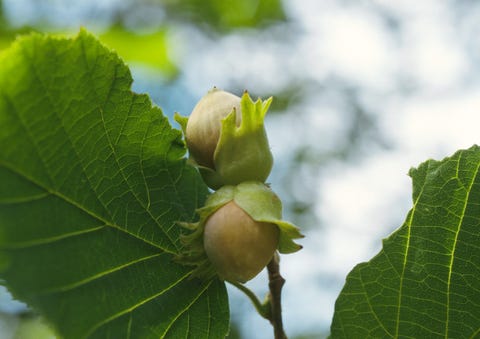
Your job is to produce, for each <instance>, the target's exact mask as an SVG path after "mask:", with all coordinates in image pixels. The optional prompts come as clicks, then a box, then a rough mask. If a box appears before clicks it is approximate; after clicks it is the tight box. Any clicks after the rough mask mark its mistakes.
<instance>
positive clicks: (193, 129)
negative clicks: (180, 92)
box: [185, 88, 242, 169]
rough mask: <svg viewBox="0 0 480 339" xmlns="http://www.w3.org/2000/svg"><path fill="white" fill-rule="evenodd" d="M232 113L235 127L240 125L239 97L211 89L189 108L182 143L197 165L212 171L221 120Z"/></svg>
mask: <svg viewBox="0 0 480 339" xmlns="http://www.w3.org/2000/svg"><path fill="white" fill-rule="evenodd" d="M233 110H236V112H237V113H238V114H236V125H237V126H239V125H240V121H241V118H242V115H241V113H240V97H238V96H236V95H233V94H231V93H228V92H225V91H222V90H219V89H217V88H213V89H212V90H211V91H209V92H208V93H207V95H205V96H204V97H203V98H202V99H201V100H200V101H199V102H198V103H197V105H196V106H195V107H194V108H193V111H192V113H191V114H190V117H189V119H188V123H187V128H186V133H185V135H186V137H185V139H186V143H187V147H188V150H189V151H190V154H191V155H192V157H193V158H194V159H195V161H196V162H197V164H198V165H200V166H204V167H208V168H211V169H214V168H215V164H214V153H215V149H216V148H217V144H218V140H219V138H220V130H221V127H222V122H221V121H222V119H224V118H225V117H226V116H227V115H228V114H229V113H231V112H232V111H233Z"/></svg>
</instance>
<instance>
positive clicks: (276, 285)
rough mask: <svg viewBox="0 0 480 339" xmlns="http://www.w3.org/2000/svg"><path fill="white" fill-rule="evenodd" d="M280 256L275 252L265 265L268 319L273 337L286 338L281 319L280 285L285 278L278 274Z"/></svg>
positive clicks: (283, 282) (277, 338)
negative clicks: (268, 302) (268, 307)
mask: <svg viewBox="0 0 480 339" xmlns="http://www.w3.org/2000/svg"><path fill="white" fill-rule="evenodd" d="M279 262H280V257H279V255H278V253H275V255H274V256H273V258H272V260H271V261H270V263H269V264H268V265H267V270H268V280H269V282H268V287H269V288H270V293H269V295H268V299H269V301H270V317H269V318H268V320H269V321H270V323H271V324H272V326H273V332H274V335H275V339H287V335H286V334H285V331H284V330H283V321H282V287H283V284H285V279H283V277H282V276H281V275H280V265H279Z"/></svg>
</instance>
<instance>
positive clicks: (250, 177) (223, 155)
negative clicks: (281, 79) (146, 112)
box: [175, 88, 273, 190]
mask: <svg viewBox="0 0 480 339" xmlns="http://www.w3.org/2000/svg"><path fill="white" fill-rule="evenodd" d="M270 103H271V98H270V99H268V100H266V101H262V100H260V99H258V100H257V101H256V102H253V101H252V99H251V98H250V96H249V95H248V93H247V92H245V93H244V94H243V96H242V97H241V98H239V97H237V96H235V95H233V94H231V93H228V92H225V91H222V90H219V89H216V88H214V89H212V90H211V91H210V92H208V93H207V95H205V96H204V97H203V98H202V99H201V100H200V101H199V102H198V104H197V105H196V106H195V108H194V109H193V111H192V114H191V115H190V117H189V118H185V117H181V116H180V115H178V114H176V115H175V119H176V120H177V122H178V123H180V125H181V126H182V129H183V132H184V134H185V140H186V144H187V147H188V150H189V152H190V157H191V159H192V160H193V163H194V164H195V165H196V166H197V167H198V169H199V171H200V174H201V175H202V177H203V179H204V181H205V183H206V184H207V185H208V186H209V187H210V188H212V189H215V190H216V189H219V188H220V187H222V186H224V185H237V184H240V183H242V182H244V181H259V182H265V180H266V179H267V178H268V176H269V175H270V171H271V169H272V165H273V157H272V153H271V151H270V146H269V144H268V138H267V134H266V132H265V127H264V118H265V115H266V113H267V110H268V108H269V106H270Z"/></svg>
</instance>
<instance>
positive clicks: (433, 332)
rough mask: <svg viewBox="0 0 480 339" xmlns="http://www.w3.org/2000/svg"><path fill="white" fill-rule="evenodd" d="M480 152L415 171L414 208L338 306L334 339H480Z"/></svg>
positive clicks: (352, 279) (357, 272)
mask: <svg viewBox="0 0 480 339" xmlns="http://www.w3.org/2000/svg"><path fill="white" fill-rule="evenodd" d="M479 168H480V148H479V147H478V146H473V147H472V148H470V149H468V150H462V151H458V152H457V153H455V154H454V155H453V156H452V157H450V158H446V159H444V160H442V161H434V160H429V161H427V162H425V163H423V164H422V165H420V166H419V167H418V168H417V169H412V170H411V171H410V176H411V177H412V179H413V208H412V209H411V210H410V212H409V214H408V216H407V218H406V221H405V223H404V224H403V226H402V227H401V228H399V229H398V230H397V231H396V232H395V233H393V234H392V235H391V236H390V237H389V238H387V239H385V240H384V242H383V249H382V250H381V251H380V253H379V254H377V255H376V256H375V257H374V258H373V259H372V260H371V261H369V262H367V263H362V264H360V265H358V266H356V267H355V268H354V269H353V270H352V272H351V273H350V274H349V275H348V277H347V281H346V284H345V286H344V288H343V290H342V292H341V294H340V296H339V298H338V299H337V302H336V305H335V315H334V319H333V323H332V327H331V331H332V332H331V333H332V334H331V337H332V338H477V337H480V176H479Z"/></svg>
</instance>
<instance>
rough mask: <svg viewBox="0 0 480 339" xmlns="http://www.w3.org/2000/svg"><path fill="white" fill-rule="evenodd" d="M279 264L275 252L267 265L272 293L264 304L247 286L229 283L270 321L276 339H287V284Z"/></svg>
mask: <svg viewBox="0 0 480 339" xmlns="http://www.w3.org/2000/svg"><path fill="white" fill-rule="evenodd" d="M279 262H280V256H279V255H278V253H276V252H275V255H274V256H273V258H272V260H271V261H270V262H269V263H268V265H267V270H268V287H269V289H270V292H269V293H268V295H267V298H266V300H265V302H264V303H261V302H260V300H258V298H257V296H256V295H255V293H253V292H252V291H251V290H250V289H249V288H248V287H246V286H245V285H243V284H241V283H238V282H233V281H228V282H229V283H230V284H232V285H233V286H235V287H236V288H238V289H239V290H240V291H242V292H243V293H245V294H246V295H247V297H248V298H249V299H250V301H251V302H252V303H253V305H254V306H255V309H256V310H257V312H258V313H259V314H260V315H261V316H262V317H264V318H265V319H267V320H268V321H270V323H271V324H272V326H273V333H274V336H275V339H287V336H286V334H285V331H284V330H283V321H282V287H283V284H285V279H283V277H282V276H281V275H280V265H279Z"/></svg>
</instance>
